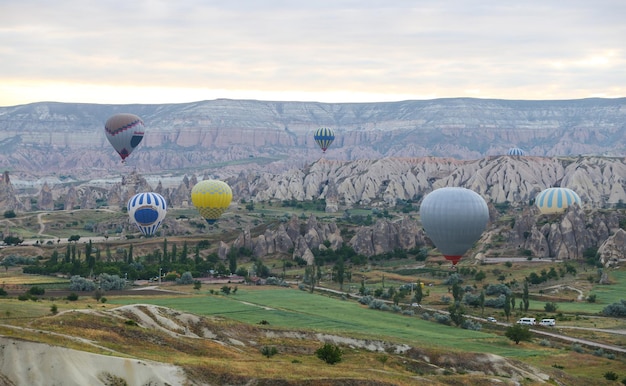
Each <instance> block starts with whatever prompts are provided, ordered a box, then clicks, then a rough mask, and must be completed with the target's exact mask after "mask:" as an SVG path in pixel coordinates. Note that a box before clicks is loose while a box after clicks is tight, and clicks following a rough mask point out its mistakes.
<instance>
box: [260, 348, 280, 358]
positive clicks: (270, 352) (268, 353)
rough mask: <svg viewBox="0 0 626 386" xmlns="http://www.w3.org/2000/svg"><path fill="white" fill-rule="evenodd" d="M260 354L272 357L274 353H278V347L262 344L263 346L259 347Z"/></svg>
mask: <svg viewBox="0 0 626 386" xmlns="http://www.w3.org/2000/svg"><path fill="white" fill-rule="evenodd" d="M261 354H263V355H265V356H266V357H268V358H270V357H273V356H274V355H276V354H278V349H277V348H276V347H274V346H272V347H268V346H263V348H261Z"/></svg>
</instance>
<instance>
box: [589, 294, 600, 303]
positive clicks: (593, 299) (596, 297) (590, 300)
mask: <svg viewBox="0 0 626 386" xmlns="http://www.w3.org/2000/svg"><path fill="white" fill-rule="evenodd" d="M597 299H598V296H597V295H596V294H591V295H589V296H587V302H589V303H595V302H596V300H597Z"/></svg>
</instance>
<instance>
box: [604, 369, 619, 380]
mask: <svg viewBox="0 0 626 386" xmlns="http://www.w3.org/2000/svg"><path fill="white" fill-rule="evenodd" d="M604 378H606V379H607V380H609V381H617V378H618V376H617V374H616V373H615V372H613V371H607V372H606V373H604Z"/></svg>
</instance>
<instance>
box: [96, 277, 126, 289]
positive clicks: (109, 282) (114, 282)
mask: <svg viewBox="0 0 626 386" xmlns="http://www.w3.org/2000/svg"><path fill="white" fill-rule="evenodd" d="M125 286H126V280H124V279H122V278H120V277H119V276H118V275H109V274H106V273H102V274H100V288H101V289H103V290H104V291H111V290H122V289H124V287H125Z"/></svg>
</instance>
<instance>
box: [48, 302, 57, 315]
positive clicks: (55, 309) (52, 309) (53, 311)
mask: <svg viewBox="0 0 626 386" xmlns="http://www.w3.org/2000/svg"><path fill="white" fill-rule="evenodd" d="M58 312H59V308H58V307H57V305H56V304H53V305H51V306H50V313H52V315H56V314H57V313H58Z"/></svg>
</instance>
